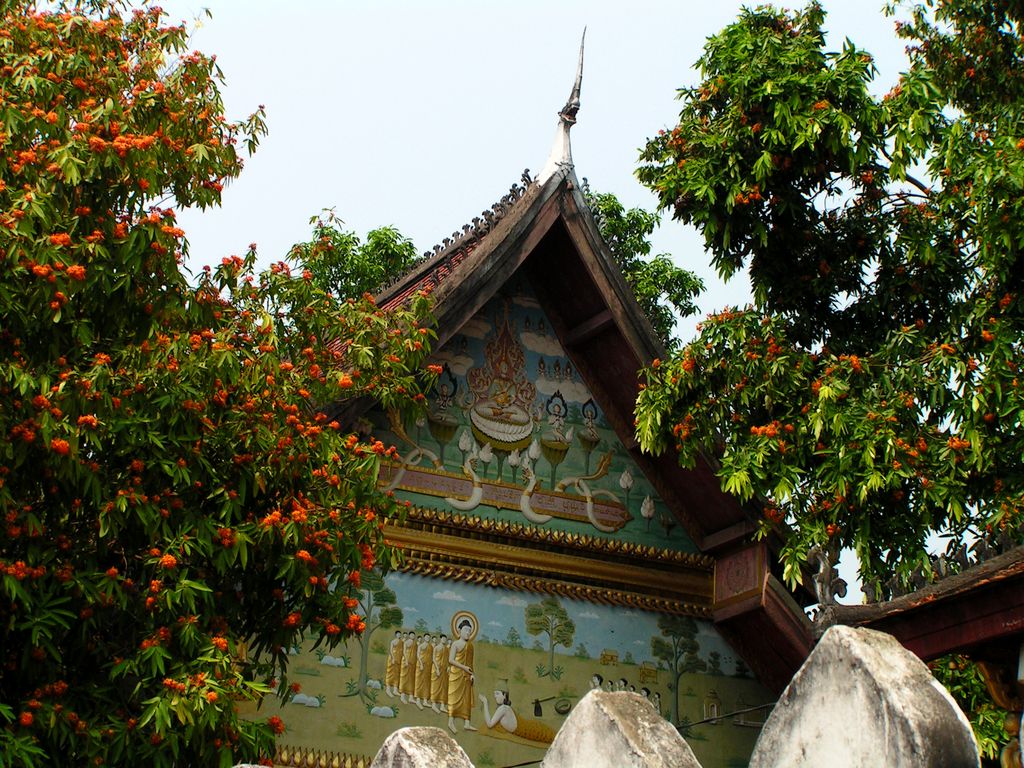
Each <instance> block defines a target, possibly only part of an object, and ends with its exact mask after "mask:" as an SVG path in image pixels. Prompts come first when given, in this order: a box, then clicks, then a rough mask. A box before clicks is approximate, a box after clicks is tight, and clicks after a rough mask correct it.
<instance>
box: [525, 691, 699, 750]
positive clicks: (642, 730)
mask: <svg viewBox="0 0 1024 768" xmlns="http://www.w3.org/2000/svg"><path fill="white" fill-rule="evenodd" d="M663 766H672V768H701V766H700V763H698V762H697V758H696V757H694V754H693V752H692V751H691V750H690V746H689V745H688V744H687V743H686V741H685V740H684V739H683V737H682V736H680V735H679V731H677V730H676V729H675V727H674V726H673V725H672V724H671V723H669V722H668V721H667V720H665V719H664V718H662V716H661V715H660V714H658V712H657V710H655V709H654V705H653V704H651V703H650V702H649V701H648V700H647V699H645V698H644V697H643V696H640V695H639V694H636V693H625V692H619V693H609V692H606V691H599V690H594V691H591V692H590V693H588V694H587V695H586V696H584V697H583V698H582V699H581V700H580V702H579V704H577V705H576V706H575V707H573V710H572V712H571V713H570V714H569V717H568V718H567V719H566V721H565V722H564V723H562V727H561V728H560V729H559V731H558V734H557V735H556V736H555V740H554V741H553V742H552V743H551V747H550V748H549V749H548V753H547V755H546V756H545V757H544V761H543V762H542V763H541V768H663Z"/></svg>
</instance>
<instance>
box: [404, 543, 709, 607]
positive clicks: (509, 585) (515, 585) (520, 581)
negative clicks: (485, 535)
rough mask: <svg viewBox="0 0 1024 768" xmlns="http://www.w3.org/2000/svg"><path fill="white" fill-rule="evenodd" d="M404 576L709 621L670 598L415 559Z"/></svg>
mask: <svg viewBox="0 0 1024 768" xmlns="http://www.w3.org/2000/svg"><path fill="white" fill-rule="evenodd" d="M399 570H401V571H403V572H405V573H415V574H418V575H421V576H433V577H437V578H442V579H449V580H452V581H461V582H465V583H468V584H484V585H487V586H491V587H503V588H505V589H511V590H514V591H516V592H533V593H542V594H549V595H559V596H561V597H568V598H572V599H575V600H585V601H588V602H591V603H599V604H602V605H619V606H625V607H627V608H638V609H641V610H646V611H655V612H657V613H672V614H679V615H684V616H693V617H696V618H702V619H705V618H710V617H711V607H710V606H709V605H697V604H695V603H688V602H681V601H679V600H673V599H670V598H664V597H657V596H650V595H643V594H638V593H634V592H628V591H625V590H620V589H609V588H604V587H593V586H589V585H585V584H572V583H569V582H565V581H560V580H557V579H545V578H540V577H536V576H522V575H517V574H511V573H504V572H500V571H495V570H491V569H485V568H479V567H475V566H466V565H454V564H451V563H444V562H436V561H429V560H421V559H419V558H417V557H415V556H412V557H409V558H407V559H406V561H405V563H404V564H403V565H402V566H400V567H399Z"/></svg>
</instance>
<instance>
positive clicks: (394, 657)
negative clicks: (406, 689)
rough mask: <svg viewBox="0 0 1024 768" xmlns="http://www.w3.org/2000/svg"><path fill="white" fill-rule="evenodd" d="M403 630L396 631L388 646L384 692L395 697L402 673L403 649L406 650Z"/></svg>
mask: <svg viewBox="0 0 1024 768" xmlns="http://www.w3.org/2000/svg"><path fill="white" fill-rule="evenodd" d="M404 642H405V641H404V640H403V639H402V630H398V631H397V632H395V636H394V637H393V638H392V639H391V644H390V645H389V646H388V659H387V662H386V663H385V665H384V692H385V693H387V695H388V696H390V697H392V698H394V697H395V696H397V695H398V682H399V680H400V679H401V674H402V651H404V650H405V646H404Z"/></svg>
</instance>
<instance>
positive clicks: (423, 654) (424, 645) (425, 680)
mask: <svg viewBox="0 0 1024 768" xmlns="http://www.w3.org/2000/svg"><path fill="white" fill-rule="evenodd" d="M432 639H433V638H431V636H430V635H423V636H422V637H420V641H419V645H417V646H416V698H415V699H413V703H414V704H416V706H417V707H419V708H420V709H423V707H424V706H426V705H428V704H429V703H430V667H431V665H432V663H433V659H432V655H433V648H432V647H431V646H432V643H431V640H432Z"/></svg>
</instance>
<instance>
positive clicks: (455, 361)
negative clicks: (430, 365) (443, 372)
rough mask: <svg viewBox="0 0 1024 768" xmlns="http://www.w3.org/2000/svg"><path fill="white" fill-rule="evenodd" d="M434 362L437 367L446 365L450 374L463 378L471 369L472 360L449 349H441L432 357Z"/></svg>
mask: <svg viewBox="0 0 1024 768" xmlns="http://www.w3.org/2000/svg"><path fill="white" fill-rule="evenodd" d="M434 362H435V363H437V364H438V365H444V364H445V363H448V367H449V368H451V370H452V373H454V374H455V375H456V376H465V375H466V372H467V371H468V370H469V369H470V368H472V367H473V358H472V357H470V356H469V355H464V354H460V353H458V352H456V351H455V350H451V349H442V350H441V351H440V352H438V353H437V354H435V355H434Z"/></svg>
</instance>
